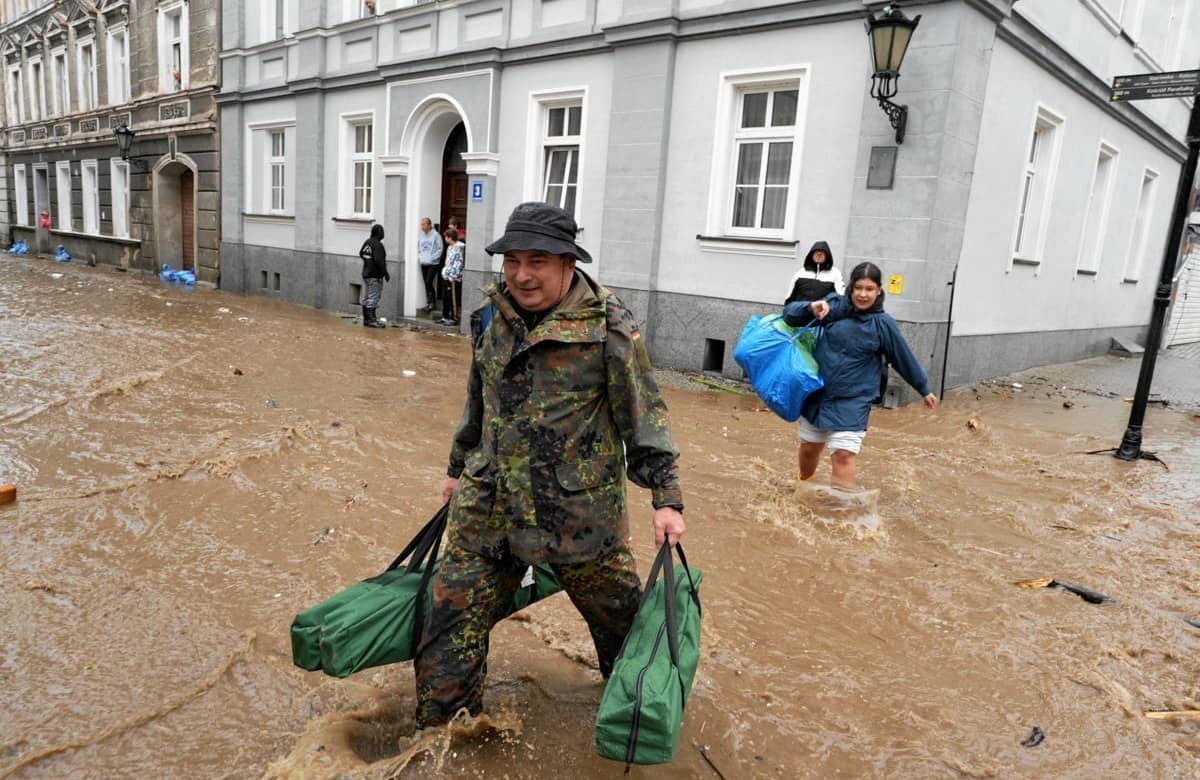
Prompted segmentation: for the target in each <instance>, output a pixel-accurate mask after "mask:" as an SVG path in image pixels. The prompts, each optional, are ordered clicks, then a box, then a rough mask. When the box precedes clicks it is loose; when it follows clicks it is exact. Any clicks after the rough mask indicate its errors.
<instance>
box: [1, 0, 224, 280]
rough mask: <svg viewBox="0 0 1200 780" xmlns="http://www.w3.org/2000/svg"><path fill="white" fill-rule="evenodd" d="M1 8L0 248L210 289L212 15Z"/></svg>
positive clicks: (213, 237)
mask: <svg viewBox="0 0 1200 780" xmlns="http://www.w3.org/2000/svg"><path fill="white" fill-rule="evenodd" d="M3 2H4V7H3V14H4V15H3V17H0V61H2V63H3V76H4V80H3V93H4V99H3V116H4V125H5V132H4V134H3V136H4V143H3V148H4V153H5V158H4V159H3V161H2V162H3V167H4V179H3V183H4V185H5V186H4V190H5V195H6V197H7V208H5V209H4V213H5V216H6V218H7V220H8V233H9V235H8V236H7V237H5V240H7V241H8V242H10V243H11V242H12V241H15V240H18V239H21V240H24V241H25V242H26V243H27V244H28V245H29V247H30V249H31V250H34V251H37V252H42V253H48V254H52V253H54V252H55V250H56V248H57V247H58V246H59V245H62V246H63V247H65V248H66V249H67V251H69V252H70V253H71V255H72V256H73V257H74V258H75V259H76V260H77V261H81V262H89V263H97V264H107V265H113V266H116V267H118V268H121V269H143V270H154V269H157V268H160V267H161V266H162V265H164V264H166V265H170V266H171V267H172V268H191V269H194V270H195V272H196V276H197V279H198V280H200V281H201V282H206V283H212V284H215V283H216V282H217V280H218V273H219V260H218V252H217V248H218V241H219V233H220V226H219V210H220V209H219V195H218V192H219V170H220V169H219V159H218V153H217V121H216V105H215V102H214V97H215V93H216V89H217V82H218V74H217V19H218V15H219V4H218V3H217V2H215V0H98V1H97V2H86V1H84V0H56V2H44V1H43V2H38V0H3ZM3 205H4V204H3V203H0V206H3ZM3 227H4V226H3V225H0V231H2V229H3Z"/></svg>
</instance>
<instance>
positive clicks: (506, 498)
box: [416, 203, 684, 727]
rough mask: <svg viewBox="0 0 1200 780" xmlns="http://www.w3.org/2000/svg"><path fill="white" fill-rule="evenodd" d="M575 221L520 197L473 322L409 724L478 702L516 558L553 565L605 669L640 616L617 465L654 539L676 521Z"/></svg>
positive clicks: (651, 428) (663, 414)
mask: <svg viewBox="0 0 1200 780" xmlns="http://www.w3.org/2000/svg"><path fill="white" fill-rule="evenodd" d="M575 233H576V227H575V221H574V220H573V219H572V218H571V217H570V215H569V214H567V212H565V211H563V210H562V209H559V208H556V207H554V206H548V205H546V204H543V203H525V204H521V205H520V206H518V207H517V208H516V209H515V210H514V211H513V213H512V216H511V217H510V218H509V221H508V224H507V226H506V228H505V233H504V236H503V237H502V238H501V239H499V240H498V241H496V242H495V243H493V244H491V245H490V246H488V247H487V250H486V251H487V252H488V253H489V254H498V253H502V254H503V255H504V275H505V279H504V281H503V282H501V283H498V284H495V285H492V286H490V287H488V288H486V289H485V290H484V294H485V299H484V303H483V305H482V306H481V307H480V308H479V309H478V310H476V311H475V312H474V313H473V314H472V317H471V335H472V338H473V354H472V363H471V372H470V379H469V382H468V387H467V402H466V408H465V410H464V413H463V418H462V421H461V422H460V423H459V426H458V430H457V431H456V432H455V436H454V444H453V447H452V449H451V451H450V466H449V468H448V470H447V474H448V475H449V479H447V480H446V485H445V486H444V489H443V493H444V497H445V498H447V499H448V500H449V501H450V516H449V522H448V527H447V531H446V534H447V539H446V541H447V545H446V546H447V549H446V551H445V553H444V554H443V555H442V558H441V564H440V569H439V571H438V574H437V576H436V577H435V578H434V584H433V608H432V610H431V611H430V614H429V616H428V618H427V620H426V624H425V628H424V633H423V635H422V642H421V647H420V650H419V652H418V654H417V658H416V674H417V700H418V703H417V725H418V726H420V727H425V726H429V725H435V724H439V723H444V722H446V721H447V720H449V719H450V718H451V717H453V716H454V714H455V713H456V712H457V711H458V710H459V709H461V708H466V709H467V710H468V711H469V712H471V713H472V714H478V713H479V712H480V711H481V709H482V705H483V678H484V676H485V674H486V661H487V648H488V633H489V632H490V630H491V628H492V626H493V625H494V624H495V623H496V621H497V620H499V619H500V617H502V616H503V615H504V614H505V605H506V604H508V603H509V602H510V601H511V597H512V593H513V591H514V590H515V589H516V588H517V587H518V586H519V584H520V580H521V576H522V574H523V573H524V571H525V569H526V567H527V566H528V565H530V564H535V563H548V564H550V565H551V566H552V567H553V568H554V570H555V573H556V574H557V575H558V578H559V580H560V582H561V583H562V585H563V588H564V590H566V591H567V594H568V595H569V596H570V597H571V601H572V603H574V604H575V606H576V607H577V608H578V609H579V611H580V613H581V614H582V615H583V617H584V619H585V620H586V621H587V624H588V628H589V629H590V631H591V635H592V639H593V641H594V642H595V645H596V652H597V656H598V660H599V666H600V671H601V673H602V674H603V675H604V676H605V677H607V676H608V674H609V672H610V671H611V670H612V664H613V662H614V661H615V660H616V656H617V653H618V652H619V651H620V648H621V643H622V642H623V641H624V639H625V634H626V633H628V631H629V627H630V626H631V625H632V623H633V618H634V615H635V614H636V612H637V607H638V601H639V596H640V590H641V583H640V581H639V579H638V575H637V569H636V566H635V562H634V558H633V554H632V552H631V551H630V549H629V519H628V516H627V513H626V506H625V503H626V500H625V475H624V474H622V470H623V469H624V470H625V471H626V473H627V474H628V477H629V479H631V480H633V482H634V483H635V484H637V485H640V486H642V487H645V488H649V489H650V490H651V492H652V503H653V505H654V509H655V512H654V529H655V539H656V541H657V542H658V543H659V544H662V543H663V542H664V541H670V542H671V543H674V542H675V541H677V540H678V538H679V536H680V535H681V534H682V533H683V531H684V523H683V515H682V510H683V499H682V494H681V492H680V488H679V475H678V471H677V469H676V465H675V461H676V459H677V458H678V451H677V450H676V449H675V446H674V444H673V443H672V441H671V434H670V430H669V426H668V421H667V408H666V405H665V403H664V402H663V399H662V396H661V395H660V393H659V390H658V387H657V385H656V383H655V381H654V375H653V369H652V368H651V366H650V361H649V358H648V357H647V354H646V348H645V345H644V344H643V343H642V339H641V334H640V333H639V332H638V327H637V322H636V320H635V319H634V317H633V314H632V313H630V311H629V310H628V309H626V308H625V306H624V304H622V303H621V302H620V301H619V300H618V299H617V298H616V296H615V295H613V294H612V293H611V292H609V291H608V290H606V289H605V288H604V287H602V286H601V285H599V284H597V283H596V282H595V281H593V280H592V279H591V278H590V277H588V276H587V275H586V274H584V273H583V272H582V271H579V270H576V268H575V263H576V261H577V260H578V261H579V262H585V263H588V262H591V257H590V256H589V255H588V253H587V251H586V250H584V249H583V248H582V247H580V246H578V245H577V244H575V243H574V239H575Z"/></svg>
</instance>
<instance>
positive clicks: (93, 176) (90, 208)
mask: <svg viewBox="0 0 1200 780" xmlns="http://www.w3.org/2000/svg"><path fill="white" fill-rule="evenodd" d="M79 178H80V184H81V185H82V190H83V232H84V233H99V232H100V175H99V168H98V166H97V164H96V161H95V160H84V161H83V162H81V163H80V164H79Z"/></svg>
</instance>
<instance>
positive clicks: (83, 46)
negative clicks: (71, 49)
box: [75, 38, 97, 111]
mask: <svg viewBox="0 0 1200 780" xmlns="http://www.w3.org/2000/svg"><path fill="white" fill-rule="evenodd" d="M76 55H77V56H76V62H75V64H76V69H77V70H76V73H77V76H78V78H77V82H78V85H79V86H78V89H79V110H80V111H91V110H92V109H93V108H95V107H96V100H97V97H96V93H97V89H96V41H95V39H94V38H84V39H81V40H80V41H79V42H78V48H77V49H76Z"/></svg>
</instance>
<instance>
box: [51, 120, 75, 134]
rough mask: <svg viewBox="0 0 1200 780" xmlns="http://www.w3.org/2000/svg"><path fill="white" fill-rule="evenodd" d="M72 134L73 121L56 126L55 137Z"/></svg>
mask: <svg viewBox="0 0 1200 780" xmlns="http://www.w3.org/2000/svg"><path fill="white" fill-rule="evenodd" d="M70 134H71V123H70V122H64V123H62V124H61V125H55V126H54V137H55V138H66V137H67V136H69V135H70Z"/></svg>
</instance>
